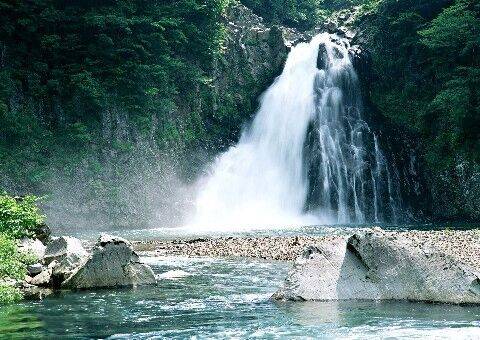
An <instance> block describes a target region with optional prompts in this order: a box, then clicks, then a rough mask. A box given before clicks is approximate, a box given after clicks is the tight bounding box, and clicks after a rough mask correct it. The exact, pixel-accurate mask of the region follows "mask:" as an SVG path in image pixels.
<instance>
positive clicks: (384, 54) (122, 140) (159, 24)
mask: <svg viewBox="0 0 480 340" xmlns="http://www.w3.org/2000/svg"><path fill="white" fill-rule="evenodd" d="M240 1H241V2H242V3H243V4H244V5H246V6H248V7H250V8H251V9H252V10H253V11H254V12H255V13H256V14H258V15H260V16H262V17H264V18H265V20H266V21H267V22H269V23H272V24H282V25H286V26H291V27H295V28H298V29H300V30H308V29H311V28H313V27H314V26H316V25H318V24H321V23H322V22H323V21H324V20H325V18H326V17H327V16H329V15H332V14H334V13H335V11H339V10H349V9H351V8H353V7H356V6H360V9H358V8H357V9H356V11H357V14H358V13H360V15H359V20H358V22H357V24H358V25H360V27H361V28H362V31H363V39H364V43H365V44H366V45H367V46H368V48H369V50H370V51H371V53H372V56H373V63H372V69H371V72H372V75H371V77H370V78H369V85H370V92H369V93H368V95H369V97H370V98H369V99H370V102H371V103H372V105H373V108H374V109H376V110H377V112H378V113H379V114H380V115H382V116H383V117H385V118H386V119H388V120H389V121H390V122H391V123H392V124H394V125H398V126H401V127H402V128H403V129H405V130H407V131H409V132H410V133H411V134H413V135H415V136H417V137H418V140H420V141H421V146H420V149H421V156H422V160H423V161H424V162H425V164H426V169H427V171H428V172H429V174H432V176H431V178H436V176H437V175H438V174H439V173H440V172H442V171H447V170H448V169H450V168H452V167H454V166H455V163H456V162H458V159H457V158H458V157H461V158H462V159H465V160H468V161H472V162H477V163H478V162H479V158H480V150H479V148H480V144H479V143H480V142H479V140H480V135H479V133H480V128H479V126H480V112H479V110H480V106H479V105H480V102H479V88H480V84H479V82H480V68H479V67H480V57H479V44H480V42H479V39H480V38H479V37H480V33H479V30H480V28H479V27H480V5H479V4H478V2H477V1H474V0H405V1H397V0H332V1H328V0H240ZM231 2H234V0H176V1H175V0H163V1H152V0H134V1H124V0H115V1H113V0H109V1H102V2H95V1H84V0H83V1H80V0H75V1H69V2H58V1H53V0H32V1H27V2H25V1H19V0H15V1H3V0H0V122H1V124H0V190H1V189H6V190H9V191H11V192H15V193H16V194H22V195H24V194H27V193H30V192H34V193H37V194H42V195H43V194H51V193H52V192H55V194H56V196H57V197H61V199H62V201H65V202H67V201H68V200H69V199H70V200H71V202H67V203H68V204H66V206H65V207H61V208H58V209H59V210H61V211H62V212H65V214H67V215H68V216H71V215H72V214H79V215H81V214H83V216H88V217H92V219H93V220H95V221H97V222H98V223H101V224H103V223H105V221H104V220H102V221H100V220H98V219H96V217H94V214H93V213H92V212H94V213H95V214H97V213H98V214H102V215H105V216H108V219H107V220H111V221H114V223H116V224H123V223H125V224H128V223H130V222H129V221H126V220H125V217H126V216H127V215H129V214H130V215H134V217H133V219H134V220H135V221H138V223H139V224H141V223H142V217H143V216H142V213H143V212H142V211H143V210H148V211H153V210H154V209H153V207H152V206H149V205H148V201H149V200H150V201H152V199H151V198H150V197H151V196H153V195H160V196H163V197H164V198H165V199H170V197H169V194H168V190H169V189H168V188H166V187H162V186H161V185H160V184H159V183H158V178H164V177H168V176H169V175H166V173H167V174H168V173H171V172H174V169H182V175H183V176H184V177H185V178H188V179H191V178H193V177H194V176H193V175H192V174H191V172H193V171H196V170H198V168H200V166H199V165H202V164H203V163H202V162H203V161H202V158H203V157H204V154H207V156H205V157H208V154H212V153H215V152H217V151H218V150H220V149H222V148H224V147H225V146H227V145H228V144H229V143H232V142H233V141H234V140H235V138H236V136H237V135H238V132H239V130H240V128H241V125H242V124H243V122H244V121H245V119H246V118H247V117H248V113H251V112H252V111H253V110H254V105H255V98H241V99H238V97H245V96H249V95H250V96H252V97H253V96H254V94H255V95H256V94H258V93H256V92H254V91H248V90H247V91H246V90H245V89H241V90H240V89H238V91H237V88H228V89H222V90H223V91H224V92H226V94H225V93H224V95H223V97H221V98H214V96H215V93H216V92H218V91H215V89H214V87H215V84H214V83H213V82H212V78H213V75H212V72H213V68H214V65H215V63H216V62H217V59H216V58H217V57H218V56H219V55H221V54H222V53H224V50H223V47H224V46H225V45H224V44H223V42H224V38H225V22H224V21H223V20H222V19H221V16H222V13H224V11H225V8H227V6H228V5H229V3H231ZM247 66H248V65H247ZM272 76H273V74H272ZM221 77H228V75H221ZM245 79H247V80H245V81H244V80H243V79H242V81H244V82H245V83H246V84H247V85H244V87H248V86H249V85H248V84H250V83H251V82H252V80H251V79H249V78H248V75H246V77H245ZM268 81H271V79H268V80H267V79H266V80H265V83H268ZM222 84H226V85H227V87H228V86H232V85H231V84H236V83H235V82H228V81H226V82H223V83H222ZM262 85H263V84H262ZM200 150H201V152H200ZM205 150H206V151H205ZM197 158H198V159H197ZM170 163H173V164H170ZM132 174H133V175H132ZM145 183H150V184H149V185H150V187H151V188H150V189H149V190H150V191H149V192H148V193H147V194H146V193H145V188H144V187H142V186H145V185H146V184H145ZM157 192H159V193H157ZM50 196H52V195H50ZM78 202H82V206H80V205H79V204H78ZM47 203H48V200H47ZM53 205H54V206H56V207H58V202H56V203H55V204H53ZM88 223H90V222H86V224H88Z"/></svg>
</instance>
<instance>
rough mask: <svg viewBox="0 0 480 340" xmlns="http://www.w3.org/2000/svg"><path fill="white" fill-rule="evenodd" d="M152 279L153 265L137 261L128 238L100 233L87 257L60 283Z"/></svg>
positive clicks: (102, 283)
mask: <svg viewBox="0 0 480 340" xmlns="http://www.w3.org/2000/svg"><path fill="white" fill-rule="evenodd" d="M155 282H156V280H155V275H154V274H153V271H152V269H151V268H150V267H149V266H147V265H145V264H143V263H141V262H140V260H139V257H138V255H137V254H136V253H135V251H133V248H132V246H131V244H130V242H128V241H127V240H125V239H123V238H120V237H114V236H110V235H106V234H103V235H102V236H100V238H99V240H98V242H97V243H96V245H95V247H94V249H93V251H92V253H91V254H90V256H89V257H88V259H87V260H86V261H85V262H84V263H83V264H82V265H81V266H80V267H78V268H77V269H76V270H75V272H74V273H73V274H72V275H71V276H70V277H69V278H68V279H67V280H65V281H64V282H63V283H62V287H64V288H74V289H86V288H101V287H121V286H136V285H142V284H152V283H155Z"/></svg>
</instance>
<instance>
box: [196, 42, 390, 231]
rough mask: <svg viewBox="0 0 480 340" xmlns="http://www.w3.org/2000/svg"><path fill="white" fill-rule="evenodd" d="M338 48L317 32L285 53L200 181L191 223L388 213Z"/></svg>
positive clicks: (384, 165) (373, 144)
mask: <svg viewBox="0 0 480 340" xmlns="http://www.w3.org/2000/svg"><path fill="white" fill-rule="evenodd" d="M348 44H349V43H348V41H347V40H346V39H340V38H338V37H337V36H335V35H329V34H326V33H323V34H319V35H317V36H315V37H314V38H313V39H312V41H311V42H310V43H300V44H298V45H297V46H295V47H294V48H293V49H292V50H291V51H290V53H289V56H288V59H287V61H286V64H285V67H284V70H283V72H282V74H281V75H280V76H279V77H278V78H277V79H276V80H275V81H274V83H273V84H272V85H271V86H270V88H269V89H268V90H267V91H266V92H265V93H264V94H263V95H262V97H261V100H260V108H259V110H258V112H257V114H256V116H255V118H254V120H253V122H252V124H251V126H249V127H248V128H247V129H246V130H245V131H244V132H243V134H242V136H241V138H240V141H239V142H238V144H237V145H235V146H233V147H231V148H230V149H229V150H228V151H227V152H225V153H223V154H222V155H220V156H219V157H218V158H217V160H216V161H215V163H214V164H213V166H212V168H211V173H210V174H209V176H207V177H206V178H204V179H203V183H202V185H201V189H200V191H199V194H198V197H197V200H196V214H195V216H194V220H193V223H192V224H193V225H195V227H197V228H208V229H227V230H238V229H244V228H259V227H273V226H287V225H299V224H303V225H311V224H336V223H364V222H382V221H392V220H393V219H394V218H396V217H395V214H397V207H398V206H399V204H398V199H397V197H396V196H395V194H394V191H395V190H394V189H393V185H394V183H393V180H392V178H391V176H390V174H391V171H390V169H389V164H388V162H387V160H386V158H385V156H384V154H383V153H382V151H381V149H380V146H379V143H378V140H377V137H376V136H375V135H374V134H373V133H372V132H371V131H370V128H369V126H368V125H367V123H366V122H365V121H364V120H363V119H362V116H361V113H362V102H361V94H360V91H359V86H358V80H357V76H356V73H355V70H354V68H353V66H352V63H351V61H350V58H349V53H348V49H349V45H348ZM397 192H398V190H397Z"/></svg>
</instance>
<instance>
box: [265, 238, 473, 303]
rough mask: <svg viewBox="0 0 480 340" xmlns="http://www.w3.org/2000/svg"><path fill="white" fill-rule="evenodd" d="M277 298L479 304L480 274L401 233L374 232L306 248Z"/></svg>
mask: <svg viewBox="0 0 480 340" xmlns="http://www.w3.org/2000/svg"><path fill="white" fill-rule="evenodd" d="M273 297H274V298H275V299H287V300H349V299H369V300H392V299H393V300H411V301H431V302H446V303H456V304H463V303H480V273H479V271H478V268H473V266H467V265H465V264H464V263H462V262H459V261H457V260H456V259H454V258H453V257H451V256H449V255H446V254H444V253H442V252H439V251H437V250H436V249H435V248H433V247H429V246H426V245H423V244H418V243H415V242H413V240H411V239H408V238H406V237H403V236H402V235H401V234H392V233H390V234H388V233H384V232H382V231H381V230H370V231H367V232H363V233H357V234H354V235H353V236H350V237H349V238H341V237H339V238H337V239H336V240H334V241H329V242H325V243H322V244H317V245H316V246H312V247H309V248H307V249H306V250H305V252H304V254H303V255H302V256H301V257H300V258H299V259H298V260H297V261H296V263H295V266H294V268H293V270H292V271H291V273H290V274H289V276H288V278H287V279H286V281H285V284H284V286H283V287H282V288H281V289H279V290H278V291H277V292H276V293H275V294H274V296H273Z"/></svg>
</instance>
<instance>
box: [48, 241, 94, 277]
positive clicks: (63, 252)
mask: <svg viewBox="0 0 480 340" xmlns="http://www.w3.org/2000/svg"><path fill="white" fill-rule="evenodd" d="M87 257H88V252H87V251H86V250H85V248H84V247H83V245H82V242H81V241H80V240H79V239H77V238H75V237H70V236H61V237H54V238H52V240H51V241H50V242H49V243H48V244H47V249H46V250H45V257H44V261H45V263H46V264H47V265H50V264H51V263H53V262H54V261H55V266H53V267H52V276H53V278H54V281H55V282H54V283H55V285H59V284H60V283H61V282H62V281H63V280H65V279H66V278H67V277H69V276H70V275H71V273H72V272H73V271H74V270H75V269H76V268H77V267H79V266H80V265H81V264H82V263H83V262H85V261H86V260H87Z"/></svg>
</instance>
